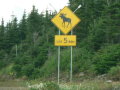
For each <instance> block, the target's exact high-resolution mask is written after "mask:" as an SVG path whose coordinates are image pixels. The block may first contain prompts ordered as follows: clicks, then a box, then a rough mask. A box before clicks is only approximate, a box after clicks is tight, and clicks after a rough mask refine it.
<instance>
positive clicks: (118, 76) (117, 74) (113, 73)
mask: <svg viewBox="0 0 120 90" xmlns="http://www.w3.org/2000/svg"><path fill="white" fill-rule="evenodd" d="M108 76H109V78H111V79H113V80H120V66H116V67H112V68H111V69H110V71H109V72H108Z"/></svg>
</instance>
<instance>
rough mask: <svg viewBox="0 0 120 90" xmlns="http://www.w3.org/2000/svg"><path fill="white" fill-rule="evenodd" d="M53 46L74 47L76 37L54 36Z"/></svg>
mask: <svg viewBox="0 0 120 90" xmlns="http://www.w3.org/2000/svg"><path fill="white" fill-rule="evenodd" d="M54 43H55V46H76V35H55V42H54Z"/></svg>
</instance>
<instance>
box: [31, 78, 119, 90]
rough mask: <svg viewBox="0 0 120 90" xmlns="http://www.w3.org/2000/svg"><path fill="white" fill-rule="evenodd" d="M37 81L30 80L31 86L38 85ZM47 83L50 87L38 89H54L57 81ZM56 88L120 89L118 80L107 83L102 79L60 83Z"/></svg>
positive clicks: (66, 89)
mask: <svg viewBox="0 0 120 90" xmlns="http://www.w3.org/2000/svg"><path fill="white" fill-rule="evenodd" d="M33 82H34V84H33ZM35 82H36V84H35ZM39 83H40V82H38V81H31V85H32V86H34V85H39ZM55 84H56V85H55ZM43 85H47V82H44V83H43ZM49 85H50V86H49V87H51V88H52V89H50V88H47V89H40V90H54V87H55V86H57V83H56V82H54V83H53V82H49ZM52 86H54V87H52ZM34 89H35V88H34ZM36 89H38V88H36ZM55 90H56V89H55ZM58 90H120V82H111V83H108V82H106V81H102V80H92V81H88V80H86V81H83V82H79V83H60V84H59V89H58Z"/></svg>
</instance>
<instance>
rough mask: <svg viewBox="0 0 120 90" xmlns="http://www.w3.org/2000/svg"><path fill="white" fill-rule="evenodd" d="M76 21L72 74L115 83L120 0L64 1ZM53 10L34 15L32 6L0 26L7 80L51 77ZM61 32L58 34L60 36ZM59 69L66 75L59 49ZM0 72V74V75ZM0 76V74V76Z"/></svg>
mask: <svg viewBox="0 0 120 90" xmlns="http://www.w3.org/2000/svg"><path fill="white" fill-rule="evenodd" d="M80 4H81V5H82V7H81V8H80V9H78V10H77V11H76V12H75V14H76V15H77V16H78V17H79V18H80V19H81V22H80V23H79V24H78V25H77V26H76V27H75V28H74V31H73V33H74V35H77V46H76V47H73V75H74V76H75V75H79V74H80V73H84V74H85V75H87V76H97V75H102V74H108V75H111V76H112V77H114V79H117V80H118V79H119V80H120V77H119V76H120V0H69V8H70V9H71V10H72V11H74V10H75V9H76V8H77V7H78V6H79V5H80ZM56 14H57V12H55V11H54V12H49V11H48V10H46V12H45V14H43V13H42V12H41V13H38V9H36V8H35V6H33V9H32V10H31V12H30V13H29V14H27V13H26V12H25V11H24V14H23V17H22V19H21V20H20V21H18V20H17V17H13V18H12V20H11V21H9V22H7V23H6V24H5V21H4V19H2V21H1V25H0V71H2V70H3V69H4V70H5V68H6V69H7V67H8V68H10V70H9V71H8V72H7V73H2V74H7V75H9V76H11V77H15V78H22V77H25V78H27V79H36V78H41V77H48V78H49V77H51V76H53V77H54V76H56V77H57V47H56V46H54V36H55V35H57V34H58V28H56V26H55V25H54V24H53V23H52V22H51V19H52V18H53V17H54V16H55V15H56ZM61 34H62V32H61ZM60 70H61V73H62V74H63V76H66V78H68V77H67V76H69V71H70V47H61V64H60ZM2 74H1V75H2ZM1 75H0V76H1Z"/></svg>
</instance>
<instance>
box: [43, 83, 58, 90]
mask: <svg viewBox="0 0 120 90" xmlns="http://www.w3.org/2000/svg"><path fill="white" fill-rule="evenodd" d="M43 90H60V88H59V85H57V84H55V83H53V82H48V83H46V85H45V87H44V89H43Z"/></svg>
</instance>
